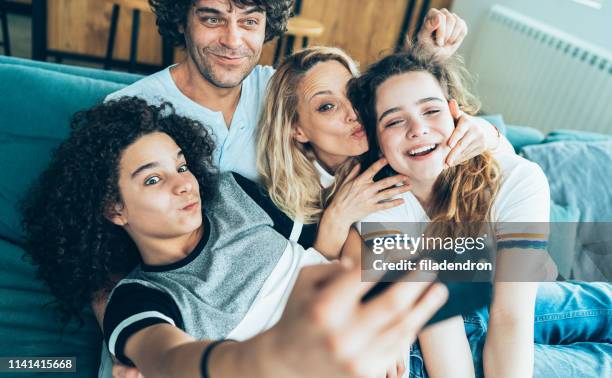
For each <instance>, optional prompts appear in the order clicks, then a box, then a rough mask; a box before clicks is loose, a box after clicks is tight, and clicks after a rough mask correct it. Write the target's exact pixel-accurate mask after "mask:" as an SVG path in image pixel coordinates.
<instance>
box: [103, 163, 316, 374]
mask: <svg viewBox="0 0 612 378" xmlns="http://www.w3.org/2000/svg"><path fill="white" fill-rule="evenodd" d="M237 180H239V181H240V182H241V184H239V183H238V182H237ZM244 182H246V181H245V179H244V178H241V177H240V176H234V175H232V174H231V173H225V174H222V175H221V176H220V180H219V190H218V194H217V196H216V197H215V199H214V200H213V201H211V202H210V204H208V205H207V207H206V209H205V214H206V216H205V217H204V230H205V231H204V235H203V237H202V239H201V241H200V242H199V243H198V246H197V247H196V248H195V249H194V251H193V252H192V253H191V254H189V255H188V256H187V257H185V258H184V259H182V260H180V261H178V262H175V263H172V264H169V265H164V266H146V265H141V266H139V267H138V268H136V269H135V270H134V271H133V272H132V273H130V274H129V276H128V277H126V278H125V279H123V280H121V281H120V282H119V284H118V286H117V287H115V289H114V290H113V292H112V293H111V296H110V298H109V303H108V306H107V309H106V313H105V315H104V327H103V328H104V336H105V339H106V342H107V345H108V348H109V350H110V352H111V354H113V355H115V356H116V357H117V358H118V359H119V360H120V361H121V362H123V363H128V364H129V363H130V361H129V359H127V358H126V357H125V356H124V354H123V348H124V346H125V342H126V340H127V338H128V337H129V336H131V335H133V334H134V333H135V332H137V331H139V330H141V329H143V328H146V327H148V326H151V325H153V324H158V323H169V324H173V325H175V326H177V327H178V328H180V329H182V330H183V331H185V332H186V333H188V334H190V335H191V336H193V337H195V338H197V339H213V340H214V339H220V338H227V337H230V338H233V339H238V340H241V339H246V338H248V337H251V336H253V335H255V334H257V333H259V332H261V331H263V330H265V329H267V328H269V327H270V326H272V325H273V324H274V323H275V322H276V321H277V320H278V319H279V317H280V315H281V314H282V310H283V308H284V304H285V303H286V300H287V298H288V295H289V293H290V292H291V289H292V287H293V283H294V281H295V279H296V278H297V274H298V273H299V270H300V268H301V267H302V266H304V265H310V264H316V263H324V262H326V260H325V258H323V256H322V255H320V254H319V253H318V252H316V251H315V250H314V249H312V248H309V249H308V250H304V249H303V248H302V247H301V246H300V245H299V244H298V241H300V242H303V240H305V239H304V237H305V236H304V235H302V236H300V233H299V232H297V233H296V232H295V231H294V230H292V228H294V227H296V226H295V225H297V226H299V227H301V226H300V225H298V224H297V223H296V224H295V225H291V226H289V227H288V224H283V223H288V222H286V221H283V220H282V219H280V218H279V215H278V213H274V212H272V211H271V210H269V209H268V210H264V208H266V207H267V206H266V205H265V204H264V205H263V208H262V205H261V204H260V203H258V202H256V201H259V200H256V196H257V193H255V194H254V195H253V193H247V192H246V191H245V189H244V188H246V190H247V191H255V190H257V189H249V187H248V185H249V184H244ZM245 185H247V186H246V187H245ZM259 202H261V201H259ZM276 211H277V212H278V210H276ZM287 219H288V218H285V220H287ZM305 230H306V231H302V232H303V233H304V232H309V233H314V232H316V230H315V228H312V229H308V228H306V229H305ZM289 234H293V238H295V240H293V241H292V240H287V239H288V237H289ZM304 244H306V243H304Z"/></svg>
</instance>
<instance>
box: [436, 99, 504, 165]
mask: <svg viewBox="0 0 612 378" xmlns="http://www.w3.org/2000/svg"><path fill="white" fill-rule="evenodd" d="M448 106H449V108H450V112H451V115H452V117H453V119H454V120H455V129H454V130H453V133H452V134H451V136H450V138H449V139H448V146H449V147H450V148H451V150H450V152H449V153H448V156H447V157H446V164H447V165H448V166H449V167H452V166H454V165H457V164H460V163H462V162H464V161H466V160H469V159H471V158H473V157H474V156H476V155H480V154H481V153H483V152H484V151H492V150H495V149H497V147H498V146H500V145H501V144H504V145H505V138H503V137H502V136H501V135H500V133H499V131H497V129H496V128H495V126H493V125H491V124H490V123H489V122H487V121H485V120H484V119H482V118H480V117H472V116H470V115H468V114H465V113H464V112H462V111H461V110H460V109H459V105H457V101H455V100H450V101H449V103H448ZM502 139H503V140H502Z"/></svg>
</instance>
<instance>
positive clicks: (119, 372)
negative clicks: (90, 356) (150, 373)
mask: <svg viewBox="0 0 612 378" xmlns="http://www.w3.org/2000/svg"><path fill="white" fill-rule="evenodd" d="M143 377H144V376H143V375H142V374H140V370H138V369H137V368H135V367H130V366H125V365H121V364H118V363H116V364H114V365H113V378H143Z"/></svg>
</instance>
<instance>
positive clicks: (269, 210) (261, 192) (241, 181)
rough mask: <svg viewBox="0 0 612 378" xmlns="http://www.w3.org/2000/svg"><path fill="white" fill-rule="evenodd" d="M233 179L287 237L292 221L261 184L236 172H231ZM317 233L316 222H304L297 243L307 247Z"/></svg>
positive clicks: (311, 243)
mask: <svg viewBox="0 0 612 378" xmlns="http://www.w3.org/2000/svg"><path fill="white" fill-rule="evenodd" d="M232 175H233V176H234V180H236V182H237V183H238V185H240V187H241V188H242V190H244V191H245V193H246V194H248V195H249V197H251V199H252V200H253V201H255V203H256V204H258V205H259V207H261V208H262V209H263V210H264V211H265V212H266V214H268V216H269V217H270V218H272V222H273V223H274V229H275V230H276V232H278V233H279V234H281V235H283V236H284V237H285V238H287V239H289V237H290V236H291V231H292V230H293V224H294V221H293V220H292V219H291V218H289V217H288V216H287V215H286V214H285V213H283V212H282V211H281V210H280V209H279V208H278V207H276V205H275V204H274V201H272V199H271V198H270V196H269V195H268V193H267V192H266V190H265V189H264V188H263V186H261V185H259V184H257V183H255V182H253V181H251V180H249V179H247V178H246V177H244V176H241V175H240V174H238V173H235V172H232ZM316 235H317V225H316V224H305V225H303V226H302V232H301V233H300V236H299V238H298V243H299V244H300V245H301V246H302V247H304V249H308V248H310V247H312V246H313V244H314V240H315V237H316Z"/></svg>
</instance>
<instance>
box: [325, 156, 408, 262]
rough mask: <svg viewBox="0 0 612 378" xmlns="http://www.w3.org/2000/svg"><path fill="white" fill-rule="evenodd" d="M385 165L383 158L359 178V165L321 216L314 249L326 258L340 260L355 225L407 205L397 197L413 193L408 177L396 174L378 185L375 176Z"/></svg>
mask: <svg viewBox="0 0 612 378" xmlns="http://www.w3.org/2000/svg"><path fill="white" fill-rule="evenodd" d="M385 165H387V161H386V160H385V159H380V160H378V161H377V162H376V163H374V164H372V166H371V167H369V168H368V169H367V170H366V171H365V172H363V173H362V174H361V175H359V176H357V175H358V174H359V165H357V166H355V167H354V168H353V170H352V171H351V172H350V173H349V175H348V176H347V177H346V179H345V180H344V182H343V183H342V184H341V186H340V188H339V189H338V191H337V192H336V193H335V194H334V198H333V199H332V202H331V204H330V205H329V206H328V207H327V208H326V209H325V211H324V212H323V215H322V216H321V220H320V222H319V230H318V232H317V239H316V240H315V243H314V248H315V249H316V250H317V251H319V252H321V253H322V254H323V255H324V256H325V257H327V258H329V259H334V258H338V256H339V254H340V250H341V249H342V246H343V245H344V242H345V241H346V238H347V236H348V232H349V229H350V227H351V225H352V224H353V223H355V222H357V221H359V220H361V219H363V218H365V217H366V216H367V215H369V214H372V213H374V212H377V211H380V210H384V209H389V208H392V207H395V206H399V205H401V204H403V203H404V200H403V199H401V198H396V199H393V197H395V196H397V195H399V194H402V193H405V192H407V191H408V190H410V185H408V184H407V183H406V179H407V178H406V176H402V175H395V176H392V177H387V178H385V179H382V180H380V181H377V182H374V180H373V179H374V176H376V174H377V173H378V172H379V171H380V170H381V169H382V168H383V167H384V166H385ZM398 184H403V185H401V186H397V185H398Z"/></svg>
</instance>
